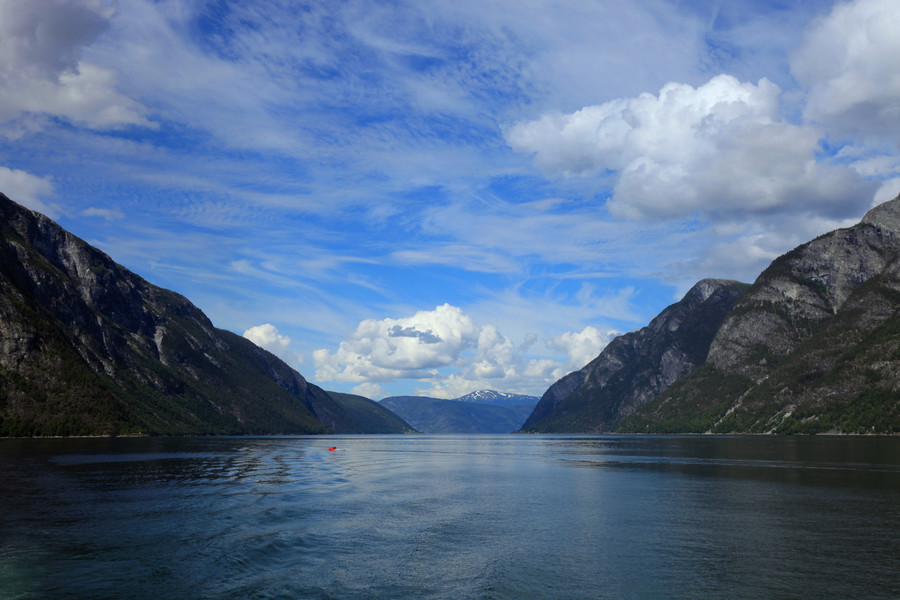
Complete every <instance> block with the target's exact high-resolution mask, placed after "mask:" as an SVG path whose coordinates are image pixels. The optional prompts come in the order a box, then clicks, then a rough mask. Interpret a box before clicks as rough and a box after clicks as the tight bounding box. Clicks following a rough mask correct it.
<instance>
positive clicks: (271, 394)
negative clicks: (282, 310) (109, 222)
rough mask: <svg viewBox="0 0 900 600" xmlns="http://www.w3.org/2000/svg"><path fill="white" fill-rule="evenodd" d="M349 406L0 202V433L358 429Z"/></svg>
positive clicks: (190, 308)
mask: <svg viewBox="0 0 900 600" xmlns="http://www.w3.org/2000/svg"><path fill="white" fill-rule="evenodd" d="M373 404H374V403H373ZM359 408H360V406H358V405H357V404H351V403H348V402H346V401H345V399H339V400H338V401H335V399H334V398H332V396H330V395H329V394H328V393H326V392H325V391H324V390H322V389H320V388H319V387H317V386H315V385H312V384H310V383H308V382H307V381H306V380H305V379H304V378H303V377H302V376H301V375H300V374H299V373H297V372H296V371H295V370H293V369H292V368H290V367H289V366H288V365H286V364H285V363H284V362H283V361H281V359H279V358H277V357H276V356H274V355H273V354H271V353H269V352H267V351H266V350H263V349H262V348H259V347H258V346H256V345H255V344H253V343H252V342H250V341H249V340H246V339H244V338H243V337H241V336H239V335H236V334H234V333H231V332H229V331H225V330H222V329H217V328H215V327H214V326H213V325H212V323H210V321H209V319H208V318H207V317H206V316H205V315H204V314H203V313H202V312H201V311H200V310H199V309H197V308H196V307H195V306H194V305H193V304H191V303H190V302H189V301H188V300H187V299H185V298H184V297H182V296H180V295H178V294H176V293H175V292H171V291H169V290H165V289H162V288H159V287H156V286H154V285H152V284H150V283H148V282H147V281H145V280H144V279H142V278H141V277H139V276H137V275H135V274H134V273H132V272H130V271H128V270H127V269H125V268H124V267H122V266H120V265H118V264H116V263H114V262H113V261H112V260H111V259H110V258H109V257H108V256H107V255H106V254H104V253H102V252H100V251H99V250H97V249H96V248H93V247H91V246H90V245H88V244H86V243H85V242H84V241H82V240H80V239H78V238H77V237H75V236H73V235H71V234H70V233H68V232H66V231H65V230H63V229H62V228H61V227H59V226H58V225H57V224H56V223H54V222H53V221H51V220H50V219H48V218H47V217H45V216H43V215H41V214H38V213H36V212H33V211H30V210H28V209H26V208H24V207H22V206H19V205H18V204H16V203H15V202H13V201H11V200H10V199H9V198H7V197H6V196H4V195H2V194H0V436H41V435H43V436H46V435H117V434H270V433H328V432H338V433H362V432H365V431H367V426H368V425H367V424H369V423H372V422H374V421H373V417H372V414H373V407H366V409H365V414H361V413H360V410H359ZM374 411H375V412H382V411H383V412H384V413H387V411H384V410H383V408H381V407H379V406H378V405H376V406H375V407H374ZM383 416H384V415H382V417H383ZM357 419H359V420H357ZM377 428H378V429H379V430H383V429H385V426H384V424H383V423H380V424H378V426H377ZM407 429H408V425H405V424H404V425H398V431H402V430H407Z"/></svg>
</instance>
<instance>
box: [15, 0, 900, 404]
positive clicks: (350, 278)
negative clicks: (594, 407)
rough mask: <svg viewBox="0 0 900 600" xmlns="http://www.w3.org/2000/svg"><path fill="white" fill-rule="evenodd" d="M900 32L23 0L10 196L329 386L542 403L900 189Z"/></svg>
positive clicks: (777, 10)
mask: <svg viewBox="0 0 900 600" xmlns="http://www.w3.org/2000/svg"><path fill="white" fill-rule="evenodd" d="M898 52H900V5H898V4H897V3H896V2H894V1H892V0H852V1H841V2H835V3H833V4H830V3H826V2H823V3H788V4H785V3H782V2H774V1H773V2H766V1H764V2H757V1H753V0H736V1H735V2H730V3H725V4H716V5H715V6H713V5H710V3H708V2H704V1H701V0H692V1H689V2H675V1H669V0H652V1H651V2H647V3H627V4H622V5H612V4H604V3H569V4H563V5H560V4H559V3H550V2H545V1H543V0H542V1H537V2H532V3H528V4H526V5H523V4H521V3H516V2H513V0H493V1H492V2H474V1H471V0H461V1H459V2H454V3H452V4H446V3H437V4H435V3H428V2H420V1H417V0H411V1H408V2H407V1H404V2H399V3H396V4H392V5H382V4H378V3H375V2H370V1H368V0H354V1H351V2H337V3H321V2H300V3H299V4H298V3H287V2H271V3H262V4H260V3H243V2H237V1H230V0H226V1H223V2H217V3H205V2H191V1H188V0H153V1H151V0H129V1H128V2H112V1H107V0H33V1H31V2H17V1H16V0H0V152H2V154H0V192H3V193H6V194H7V195H9V196H10V197H11V198H13V199H14V200H17V201H19V202H21V203H23V204H25V205H27V206H29V207H30V208H33V209H35V210H39V211H41V212H44V213H46V214H48V215H50V216H51V217H53V218H55V219H57V220H59V221H60V223H61V224H62V225H63V226H64V227H66V228H67V229H70V230H71V231H73V232H74V233H75V234H76V235H79V236H81V237H84V238H85V239H86V240H88V241H89V242H90V243H93V244H95V245H97V246H99V247H100V248H101V249H103V250H104V251H106V252H107V253H109V254H110V255H111V256H112V257H113V258H114V259H115V260H117V261H119V262H122V263H123V264H125V265H126V266H127V267H129V268H131V269H132V270H135V271H137V272H138V273H140V274H141V275H142V276H144V277H146V278H148V279H150V280H151V281H154V283H157V284H159V285H163V286H165V287H169V288H172V289H175V290H177V291H179V292H181V293H183V294H185V295H186V296H188V297H189V298H191V299H192V301H194V302H195V303H197V304H198V305H199V306H200V307H201V308H202V309H203V310H204V311H205V312H206V313H207V314H209V315H210V317H211V318H212V319H213V320H214V322H215V323H216V324H217V325H218V326H222V327H226V328H229V329H232V330H234V331H243V332H244V334H243V335H244V336H245V337H247V338H248V339H250V340H252V341H253V342H254V343H256V344H258V345H260V346H261V347H263V348H266V349H268V350H270V351H272V352H274V353H276V354H278V355H279V356H281V357H282V358H284V359H285V360H286V361H288V362H289V363H290V364H291V365H292V366H295V367H300V368H301V372H302V371H303V370H306V369H310V368H311V366H310V361H309V360H308V358H309V357H312V359H313V360H312V361H311V362H312V363H313V364H314V367H312V368H313V369H314V374H315V377H314V378H313V377H310V375H311V374H310V373H304V375H305V376H307V377H308V378H311V379H314V380H315V382H316V383H318V384H320V385H323V386H326V387H329V386H335V387H337V388H339V389H340V391H344V390H347V391H349V390H354V391H355V392H356V393H362V394H363V395H369V396H373V395H382V394H384V395H394V394H398V393H408V392H422V393H426V392H427V393H428V394H429V395H435V396H439V397H456V396H460V395H463V394H465V393H467V392H470V391H472V390H473V389H477V388H480V387H492V388H494V389H502V390H504V391H516V392H522V393H531V394H535V395H540V394H541V393H542V392H543V391H544V390H545V389H546V387H548V386H549V384H550V383H552V382H553V381H554V380H555V378H558V377H559V376H560V375H562V374H565V373H567V372H569V371H571V370H574V369H577V368H580V367H581V366H583V365H584V364H585V363H586V362H588V361H589V360H591V359H592V358H593V357H594V356H596V354H597V353H599V352H600V350H601V349H602V348H603V347H604V346H605V344H607V343H608V342H609V341H610V339H611V338H612V336H613V335H615V332H620V331H629V330H633V329H636V328H638V327H641V326H643V325H645V324H646V323H647V322H648V321H649V319H650V318H652V317H653V316H655V315H656V314H657V313H658V312H660V311H661V310H662V309H663V308H664V307H665V306H667V305H668V304H671V303H672V302H674V301H676V300H677V299H679V298H680V296H681V295H682V294H683V293H684V292H686V291H687V289H688V288H689V287H690V286H691V285H693V283H695V282H696V281H697V280H699V279H701V278H703V277H723V278H731V279H739V280H744V281H748V280H752V279H753V278H754V277H755V276H756V274H758V272H759V271H760V270H761V269H762V268H763V267H765V266H766V265H767V264H768V263H769V262H770V261H771V260H772V259H774V258H775V257H777V256H778V255H780V254H781V253H783V252H785V251H787V250H789V249H790V248H793V247H794V246H796V245H797V244H799V243H802V242H804V241H807V240H808V239H811V238H812V237H815V236H816V235H819V234H821V233H824V232H826V231H828V230H830V229H834V228H837V227H841V226H845V225H848V224H850V223H853V222H855V221H857V220H858V219H859V218H860V217H861V216H862V214H863V213H864V212H865V211H866V210H867V209H868V208H870V207H871V206H872V205H873V203H877V202H882V201H885V200H888V199H891V198H893V197H895V196H896V195H897V194H898V193H900V134H898V133H897V132H898V131H900V67H898V66H897V61H896V56H897V55H898ZM304 357H306V358H307V360H306V362H302V361H303V359H304Z"/></svg>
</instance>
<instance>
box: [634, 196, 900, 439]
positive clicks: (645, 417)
mask: <svg viewBox="0 0 900 600" xmlns="http://www.w3.org/2000/svg"><path fill="white" fill-rule="evenodd" d="M620 428H621V430H622V431H628V432H660V433H690V432H712V433H732V432H750V433H822V432H829V433H900V198H897V199H895V200H892V201H890V202H887V203H885V204H882V205H881V206H878V207H876V208H874V209H872V210H871V211H869V213H868V214H866V215H865V217H863V219H862V220H861V222H860V223H859V224H858V225H855V226H853V227H849V228H846V229H839V230H836V231H833V232H831V233H828V234H826V235H823V236H821V237H819V238H816V239H815V240H812V241H810V242H808V243H806V244H803V245H801V246H799V247H798V248H796V249H794V250H793V251H791V252H789V253H787V254H785V255H784V256H781V257H780V258H778V259H776V260H775V261H774V262H773V263H772V264H771V265H770V266H769V267H768V268H767V269H766V270H765V271H763V273H762V274H760V276H759V277H758V278H757V280H756V282H755V283H754V284H753V286H752V287H751V288H750V289H749V290H748V291H747V293H746V294H744V295H743V296H742V297H741V298H740V300H738V301H737V303H736V304H735V306H734V309H733V310H732V311H731V313H730V314H729V315H728V316H727V317H726V318H725V319H724V321H723V322H722V326H721V327H720V328H719V330H718V332H717V333H716V335H715V339H713V341H712V344H711V345H710V350H709V358H708V361H707V363H706V364H704V365H703V367H702V368H700V369H697V370H696V371H694V372H693V373H691V374H690V375H688V376H686V377H684V378H682V379H680V380H679V381H677V382H676V383H675V384H674V385H672V386H670V387H669V388H668V389H667V390H666V391H664V392H663V393H661V394H660V395H659V396H657V397H656V398H654V399H653V400H652V401H651V402H649V403H647V404H645V405H643V406H642V407H641V408H640V409H639V410H638V411H637V412H636V413H634V414H633V415H631V416H629V417H628V418H627V419H626V420H624V421H623V422H622V423H621V424H620Z"/></svg>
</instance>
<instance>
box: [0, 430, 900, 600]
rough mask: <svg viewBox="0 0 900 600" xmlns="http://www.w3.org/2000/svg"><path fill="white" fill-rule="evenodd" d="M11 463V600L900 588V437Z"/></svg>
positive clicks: (191, 450) (283, 443) (414, 446)
mask: <svg viewBox="0 0 900 600" xmlns="http://www.w3.org/2000/svg"><path fill="white" fill-rule="evenodd" d="M334 445H336V446H337V450H336V451H335V452H329V451H328V447H329V446H334ZM0 474H2V477H3V479H2V483H0V486H2V487H0V533H2V536H0V598H4V599H6V598H85V597H87V598H124V597H129V598H185V597H191V598H388V597H393V598H399V597H415V598H585V597H593V598H650V597H658V598H723V597H728V598H759V597H766V598H788V597H804V598H810V597H829V598H831V597H854V598H861V597H866V598H893V597H900V439H898V438H821V437H816V438H807V437H791V438H781V437H640V436H637V437H632V436H517V435H495V436H332V437H265V438H147V439H88V440H0Z"/></svg>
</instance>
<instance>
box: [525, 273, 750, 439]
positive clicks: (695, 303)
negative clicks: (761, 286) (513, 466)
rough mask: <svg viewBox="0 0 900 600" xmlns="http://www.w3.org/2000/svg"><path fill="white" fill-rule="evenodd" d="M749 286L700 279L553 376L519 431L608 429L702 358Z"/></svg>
mask: <svg viewBox="0 0 900 600" xmlns="http://www.w3.org/2000/svg"><path fill="white" fill-rule="evenodd" d="M748 287H749V286H748V285H747V284H744V283H739V282H736V281H726V280H718V279H705V280H703V281H700V282H699V283H697V284H696V285H695V286H694V287H693V288H691V290H690V291H688V293H687V294H686V295H685V296H684V298H682V299H681V300H680V301H679V302H677V303H675V304H673V305H671V306H669V307H668V308H666V309H665V310H663V311H662V312H661V313H660V314H659V315H658V316H657V317H656V318H654V319H653V320H652V321H651V322H650V324H649V325H647V326H646V327H644V328H642V329H640V330H638V331H634V332H631V333H627V334H625V335H621V336H619V337H617V338H615V339H614V340H613V341H611V342H610V343H609V344H608V345H607V346H606V348H604V350H603V352H601V353H600V355H599V356H598V357H597V358H595V359H594V360H592V361H591V362H590V363H588V364H587V365H585V366H584V367H583V368H582V369H581V370H579V371H575V372H573V373H569V374H568V375H566V376H565V377H563V378H562V379H560V380H559V381H557V382H556V383H554V384H553V385H552V386H551V387H550V388H549V389H548V390H547V391H546V392H545V393H544V395H543V396H542V397H541V399H540V401H539V402H538V404H537V406H535V408H534V411H533V412H532V413H531V415H530V416H529V417H528V419H527V420H526V421H525V423H524V424H523V425H522V428H521V431H523V432H578V433H586V432H606V431H614V430H615V429H616V427H617V426H618V424H619V422H620V421H621V420H622V419H623V418H624V417H626V416H628V415H630V414H631V413H632V412H634V411H635V409H637V408H638V407H640V406H641V405H643V404H644V403H646V402H648V401H650V400H651V399H652V398H654V397H655V396H656V395H657V394H658V393H660V392H662V391H663V390H665V389H666V388H667V387H668V386H670V385H671V384H672V383H674V382H675V381H676V380H678V379H679V378H680V377H683V376H685V375H687V374H688V373H690V372H692V371H693V370H694V369H696V368H697V367H699V366H700V365H701V364H703V362H704V361H705V360H706V356H707V353H708V351H709V347H710V343H711V342H712V340H713V336H714V335H715V334H716V331H717V330H718V327H719V324H720V323H722V320H723V319H724V318H725V316H726V315H727V314H728V313H729V311H730V310H731V309H732V307H733V306H734V304H735V301H736V300H737V299H738V298H739V297H740V296H741V294H743V293H744V292H745V291H746V289H747V288H748Z"/></svg>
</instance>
